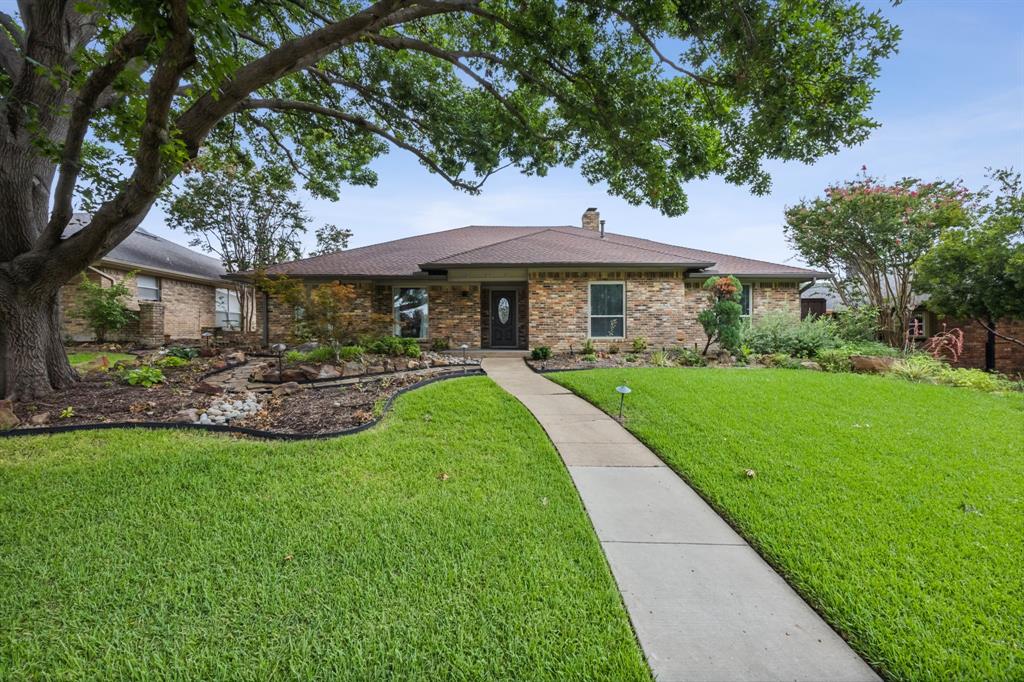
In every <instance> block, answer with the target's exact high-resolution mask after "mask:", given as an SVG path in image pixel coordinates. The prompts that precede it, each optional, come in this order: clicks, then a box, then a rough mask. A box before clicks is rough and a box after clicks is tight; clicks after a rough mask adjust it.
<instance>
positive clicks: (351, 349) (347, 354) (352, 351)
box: [338, 345, 366, 362]
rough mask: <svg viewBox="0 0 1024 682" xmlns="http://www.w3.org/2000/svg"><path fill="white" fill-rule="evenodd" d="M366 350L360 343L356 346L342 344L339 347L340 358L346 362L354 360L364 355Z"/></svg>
mask: <svg viewBox="0 0 1024 682" xmlns="http://www.w3.org/2000/svg"><path fill="white" fill-rule="evenodd" d="M364 353H366V350H365V349H364V348H363V347H362V346H359V345H356V346H342V347H341V348H339V349H338V358H339V359H340V360H343V361H344V362H354V361H356V360H359V359H360V358H362V357H363V354H364Z"/></svg>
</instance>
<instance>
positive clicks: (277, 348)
mask: <svg viewBox="0 0 1024 682" xmlns="http://www.w3.org/2000/svg"><path fill="white" fill-rule="evenodd" d="M270 350H271V351H273V352H274V353H277V380H278V381H281V374H282V372H284V364H283V358H284V352H285V351H286V350H288V346H286V345H284V344H283V343H275V344H274V345H273V346H271V347H270Z"/></svg>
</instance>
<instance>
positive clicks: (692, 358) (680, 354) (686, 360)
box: [672, 348, 707, 367]
mask: <svg viewBox="0 0 1024 682" xmlns="http://www.w3.org/2000/svg"><path fill="white" fill-rule="evenodd" d="M672 355H673V359H674V360H675V362H676V364H678V365H681V366H683V367H703V366H704V365H706V364H707V360H705V358H704V356H703V355H701V354H700V353H698V352H697V351H695V350H693V349H692V348H677V349H676V350H674V351H672Z"/></svg>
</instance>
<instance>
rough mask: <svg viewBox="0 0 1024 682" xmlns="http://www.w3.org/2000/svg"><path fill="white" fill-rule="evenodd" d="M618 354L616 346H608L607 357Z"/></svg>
mask: <svg viewBox="0 0 1024 682" xmlns="http://www.w3.org/2000/svg"><path fill="white" fill-rule="evenodd" d="M618 353H619V347H618V346H616V345H615V344H614V343H613V344H612V345H610V346H608V355H618Z"/></svg>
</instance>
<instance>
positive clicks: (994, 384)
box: [940, 367, 1013, 391]
mask: <svg viewBox="0 0 1024 682" xmlns="http://www.w3.org/2000/svg"><path fill="white" fill-rule="evenodd" d="M940 381H941V382H942V383H944V384H949V385H950V386H959V387H961V388H973V389H974V390H976V391H1008V390H1010V389H1012V388H1013V384H1012V383H1011V382H1010V381H1007V380H1006V379H1004V378H1002V377H1001V376H999V375H998V374H991V373H989V372H984V371H982V370H980V369H967V368H965V367H948V368H946V370H945V371H944V372H943V373H942V375H941V378H940Z"/></svg>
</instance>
